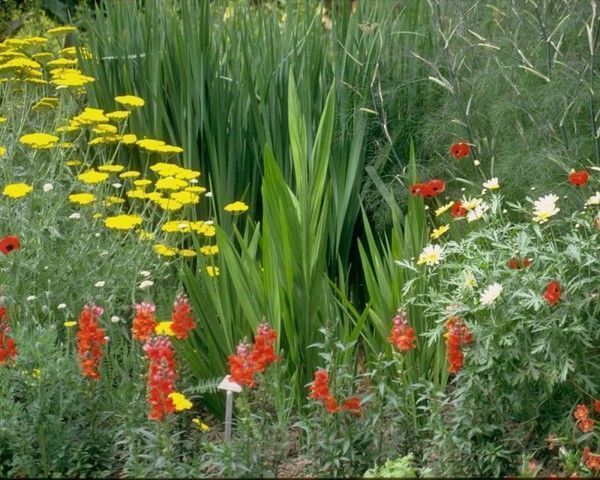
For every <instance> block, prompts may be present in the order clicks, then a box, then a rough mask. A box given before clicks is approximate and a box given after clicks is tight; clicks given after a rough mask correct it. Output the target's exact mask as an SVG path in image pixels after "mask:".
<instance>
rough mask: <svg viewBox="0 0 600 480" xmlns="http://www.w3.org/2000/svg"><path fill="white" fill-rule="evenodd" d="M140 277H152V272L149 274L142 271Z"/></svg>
mask: <svg viewBox="0 0 600 480" xmlns="http://www.w3.org/2000/svg"><path fill="white" fill-rule="evenodd" d="M140 275H141V276H142V277H149V276H150V272H149V271H148V270H142V271H141V272H140Z"/></svg>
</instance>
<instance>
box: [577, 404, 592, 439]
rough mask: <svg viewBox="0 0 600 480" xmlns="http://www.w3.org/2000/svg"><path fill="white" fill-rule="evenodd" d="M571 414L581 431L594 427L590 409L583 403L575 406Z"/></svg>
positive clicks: (585, 431)
mask: <svg viewBox="0 0 600 480" xmlns="http://www.w3.org/2000/svg"><path fill="white" fill-rule="evenodd" d="M573 416H574V417H575V418H576V420H577V422H576V425H577V428H578V429H579V430H581V431H582V432H584V433H587V432H591V431H592V430H593V429H594V420H592V419H591V418H590V409H589V408H588V407H587V406H586V405H584V404H583V403H580V404H578V405H577V406H576V407H575V410H574V411H573Z"/></svg>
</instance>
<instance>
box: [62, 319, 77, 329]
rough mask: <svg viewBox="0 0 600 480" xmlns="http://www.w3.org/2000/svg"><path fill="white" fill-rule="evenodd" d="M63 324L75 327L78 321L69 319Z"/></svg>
mask: <svg viewBox="0 0 600 480" xmlns="http://www.w3.org/2000/svg"><path fill="white" fill-rule="evenodd" d="M63 325H64V326H65V327H67V328H71V327H74V326H75V325H77V322H75V321H74V320H69V321H67V322H65V323H63Z"/></svg>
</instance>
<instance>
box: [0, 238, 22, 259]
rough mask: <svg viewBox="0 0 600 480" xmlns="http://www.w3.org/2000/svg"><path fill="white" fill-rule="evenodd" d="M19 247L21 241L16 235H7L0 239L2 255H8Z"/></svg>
mask: <svg viewBox="0 0 600 480" xmlns="http://www.w3.org/2000/svg"><path fill="white" fill-rule="evenodd" d="M19 248H21V242H20V241H19V237H17V236H16V235H9V236H8V237H4V238H2V239H0V252H2V253H3V254H4V255H8V254H9V253H10V252H14V251H15V250H18V249H19Z"/></svg>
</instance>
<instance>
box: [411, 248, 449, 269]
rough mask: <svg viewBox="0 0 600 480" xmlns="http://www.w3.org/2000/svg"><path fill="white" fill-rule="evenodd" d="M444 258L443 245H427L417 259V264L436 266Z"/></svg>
mask: <svg viewBox="0 0 600 480" xmlns="http://www.w3.org/2000/svg"><path fill="white" fill-rule="evenodd" d="M443 258H444V253H443V250H442V247H440V246H439V245H427V246H426V247H425V248H424V249H423V251H422V252H421V254H420V255H419V259H418V260H417V265H423V264H425V265H429V266H430V267H431V266H434V265H437V264H438V263H440V262H441V260H442V259H443Z"/></svg>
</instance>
